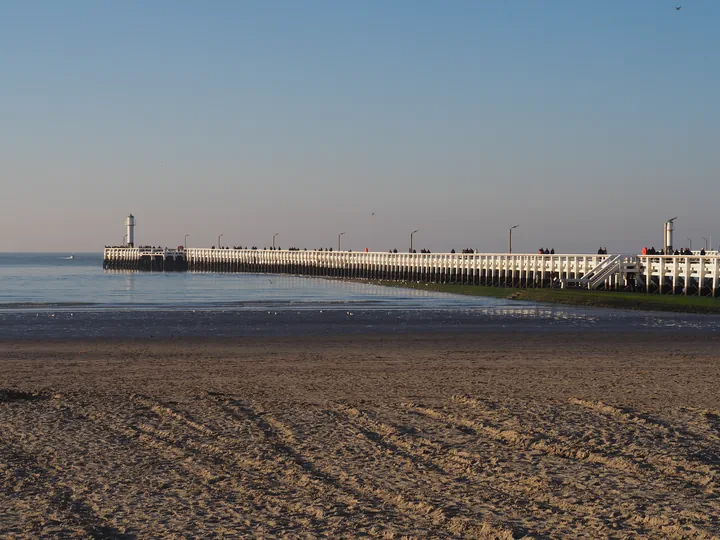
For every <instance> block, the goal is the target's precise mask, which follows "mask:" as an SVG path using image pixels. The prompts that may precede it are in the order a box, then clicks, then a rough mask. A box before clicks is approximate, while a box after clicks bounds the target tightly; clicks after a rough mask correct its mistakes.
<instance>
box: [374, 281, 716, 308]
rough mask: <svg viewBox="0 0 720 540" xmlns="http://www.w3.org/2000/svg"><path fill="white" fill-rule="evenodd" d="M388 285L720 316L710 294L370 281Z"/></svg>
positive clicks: (558, 302) (575, 304)
mask: <svg viewBox="0 0 720 540" xmlns="http://www.w3.org/2000/svg"><path fill="white" fill-rule="evenodd" d="M370 282H371V283H374V284H376V285H382V286H385V287H405V288H411V289H420V290H425V291H436V292H443V293H450V294H463V295H468V296H491V297H494V298H512V299H513V300H530V301H534V302H550V303H553V304H565V305H574V306H588V307H606V308H619V309H635V310H650V311H674V312H680V313H706V314H717V315H720V301H719V300H718V298H712V297H710V296H685V295H667V294H664V295H659V294H645V293H640V292H617V291H586V290H582V289H572V290H568V289H520V288H514V287H486V286H482V285H462V284H459V283H418V282H408V281H402V282H396V281H384V280H371V281H370Z"/></svg>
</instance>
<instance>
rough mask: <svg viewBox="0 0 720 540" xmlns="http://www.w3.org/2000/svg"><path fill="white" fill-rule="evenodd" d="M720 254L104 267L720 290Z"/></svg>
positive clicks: (146, 259)
mask: <svg viewBox="0 0 720 540" xmlns="http://www.w3.org/2000/svg"><path fill="white" fill-rule="evenodd" d="M719 264H720V256H718V255H717V254H716V253H714V254H712V255H704V256H700V255H692V256H690V255H688V256H685V255H665V256H663V255H616V254H611V255H587V254H554V255H541V254H526V253H519V254H497V253H382V252H352V251H294V250H245V249H206V248H189V249H187V250H185V249H167V248H143V247H138V248H132V247H113V248H106V249H105V251H104V256H103V267H104V268H106V269H128V270H145V271H194V272H251V273H272V274H294V275H304V276H323V277H336V278H346V279H375V280H392V281H418V282H428V283H464V284H469V285H486V286H496V287H523V288H536V287H558V288H566V287H576V288H584V289H600V290H632V291H641V292H647V293H660V294H687V295H700V296H718V295H720V290H719V287H720V281H719V279H718V278H719V277H720V274H719Z"/></svg>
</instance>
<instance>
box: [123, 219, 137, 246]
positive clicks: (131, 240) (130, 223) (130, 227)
mask: <svg viewBox="0 0 720 540" xmlns="http://www.w3.org/2000/svg"><path fill="white" fill-rule="evenodd" d="M125 226H126V227H127V233H126V234H127V245H128V246H130V247H135V216H133V215H132V214H130V215H129V216H128V217H126V218H125Z"/></svg>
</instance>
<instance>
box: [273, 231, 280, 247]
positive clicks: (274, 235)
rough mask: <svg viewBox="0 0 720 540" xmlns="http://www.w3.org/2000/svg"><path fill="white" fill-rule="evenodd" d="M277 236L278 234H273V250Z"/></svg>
mask: <svg viewBox="0 0 720 540" xmlns="http://www.w3.org/2000/svg"><path fill="white" fill-rule="evenodd" d="M279 234H280V233H279V232H276V233H275V234H273V249H275V237H276V236H278V235H279Z"/></svg>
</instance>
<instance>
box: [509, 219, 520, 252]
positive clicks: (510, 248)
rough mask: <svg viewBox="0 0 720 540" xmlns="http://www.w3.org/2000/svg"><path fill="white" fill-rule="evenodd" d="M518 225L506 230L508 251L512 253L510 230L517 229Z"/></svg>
mask: <svg viewBox="0 0 720 540" xmlns="http://www.w3.org/2000/svg"><path fill="white" fill-rule="evenodd" d="M519 226H520V225H513V226H512V227H510V230H509V231H508V253H512V231H513V229H517V228H518V227H519Z"/></svg>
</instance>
